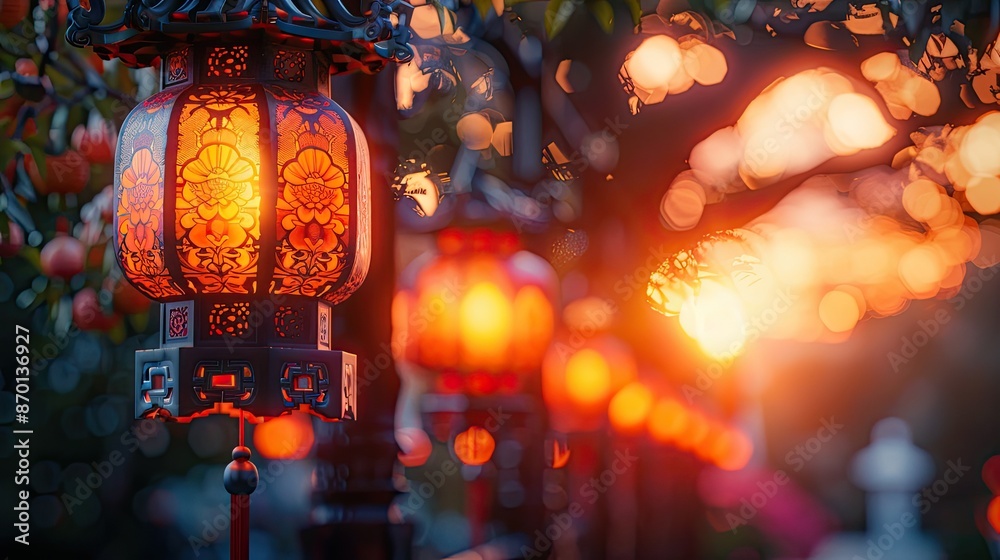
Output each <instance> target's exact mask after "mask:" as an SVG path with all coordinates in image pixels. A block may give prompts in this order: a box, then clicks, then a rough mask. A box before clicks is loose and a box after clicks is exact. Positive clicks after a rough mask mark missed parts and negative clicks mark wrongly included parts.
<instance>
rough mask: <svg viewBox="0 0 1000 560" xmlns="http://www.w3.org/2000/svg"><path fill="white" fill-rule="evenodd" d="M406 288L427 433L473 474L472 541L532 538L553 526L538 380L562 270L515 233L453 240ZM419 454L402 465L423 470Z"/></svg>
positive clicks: (420, 265) (410, 351) (457, 234)
mask: <svg viewBox="0 0 1000 560" xmlns="http://www.w3.org/2000/svg"><path fill="white" fill-rule="evenodd" d="M401 284H402V286H401V288H400V290H399V291H398V292H397V294H396V297H395V299H394V300H393V309H392V315H393V351H394V353H395V354H396V355H397V364H403V363H405V364H407V365H412V366H416V367H414V368H412V369H414V370H416V371H422V372H423V374H424V375H426V376H427V377H428V381H430V383H429V385H430V389H429V391H428V393H427V394H425V395H423V396H422V399H421V402H420V407H421V412H422V421H423V423H424V428H425V429H426V434H428V435H429V436H430V437H431V438H434V439H436V440H437V441H439V442H447V445H448V448H449V449H450V451H451V452H452V454H453V456H454V458H455V459H456V460H457V461H458V462H460V463H461V464H462V465H463V466H464V467H465V469H463V473H465V478H464V481H465V484H466V487H465V497H466V503H465V515H466V517H467V519H468V520H469V534H470V537H469V538H470V542H471V543H472V545H478V544H482V543H484V542H486V540H488V536H489V535H491V534H493V532H494V531H497V532H499V533H501V534H505V533H506V532H508V531H509V532H511V533H520V534H532V531H534V530H535V529H536V528H537V527H540V526H542V524H543V523H544V521H543V519H542V518H541V515H540V512H541V511H542V503H541V497H542V491H541V487H542V467H543V465H544V464H545V463H544V461H545V448H544V447H543V441H542V438H538V437H534V436H535V435H537V434H540V433H544V432H545V431H546V425H547V418H546V416H545V413H544V406H543V405H542V403H541V395H540V390H539V376H538V375H537V373H538V372H539V370H540V368H541V363H542V358H543V356H544V353H545V350H546V348H547V347H548V345H549V342H550V341H551V339H552V335H553V331H554V324H555V307H556V302H557V301H558V294H557V290H558V278H557V276H556V273H555V270H553V268H552V266H551V265H549V263H548V262H547V261H546V260H545V259H543V258H542V257H539V256H538V255H535V254H533V253H529V252H527V251H524V250H520V249H519V244H518V241H517V238H516V236H514V235H513V234H507V233H497V232H492V231H487V230H478V231H468V232H463V231H459V230H447V231H444V232H442V233H441V234H440V235H439V237H438V251H437V252H434V253H428V254H426V255H425V256H423V257H420V258H419V259H418V260H416V261H414V263H413V264H412V265H411V266H410V267H409V268H408V269H406V270H404V272H403V275H402V281H401ZM407 369H409V368H407ZM420 436H422V437H421V439H423V438H426V437H427V436H426V435H424V432H420ZM428 439H429V438H428ZM428 445H429V442H428ZM410 447H412V448H414V449H417V448H418V446H417V445H411V446H410ZM415 455H417V454H416V453H411V452H409V450H408V452H407V454H406V455H404V456H401V457H400V458H401V460H402V461H403V462H404V464H414V463H416V462H417V461H418V460H419V457H417V456H415ZM511 489H514V491H512V490H511Z"/></svg>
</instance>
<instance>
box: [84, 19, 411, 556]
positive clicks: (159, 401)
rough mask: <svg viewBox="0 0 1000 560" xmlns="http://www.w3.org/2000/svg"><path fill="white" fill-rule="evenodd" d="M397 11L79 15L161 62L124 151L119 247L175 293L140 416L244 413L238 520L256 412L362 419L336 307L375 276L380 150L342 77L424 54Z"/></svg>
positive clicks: (231, 473) (127, 261)
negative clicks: (346, 104)
mask: <svg viewBox="0 0 1000 560" xmlns="http://www.w3.org/2000/svg"><path fill="white" fill-rule="evenodd" d="M394 7H395V4H388V3H383V2H382V1H381V0H374V2H373V3H371V4H368V5H366V9H367V10H368V11H367V12H366V14H367V15H364V16H361V15H354V14H352V13H351V11H350V10H349V9H348V8H347V7H346V6H345V5H344V4H343V3H341V2H340V1H339V0H328V1H327V2H324V9H323V10H320V9H317V8H318V7H317V6H316V5H314V4H313V3H311V2H307V1H304V0H275V1H272V2H266V3H259V2H258V3H251V4H247V3H244V2H221V3H220V2H215V3H207V4H206V3H202V4H198V5H197V6H195V5H187V4H182V3H176V2H175V3H168V4H162V3H160V4H155V5H151V4H146V3H136V4H130V5H129V8H128V9H127V10H125V13H124V14H123V15H122V16H121V18H120V19H118V20H117V21H109V22H105V21H104V19H105V15H106V9H105V3H104V0H90V1H89V2H83V3H81V5H80V6H79V7H76V8H74V9H73V11H72V13H71V14H70V16H69V25H68V29H67V32H66V38H67V40H68V41H69V42H70V43H71V44H73V45H76V46H79V47H84V46H89V47H91V48H93V49H94V51H95V52H96V53H97V54H98V55H100V56H102V57H103V58H111V57H117V58H119V59H120V60H121V62H122V63H124V64H125V65H126V66H130V67H144V66H152V65H153V64H156V63H158V64H159V66H160V81H161V84H160V85H161V87H162V90H161V91H160V92H159V93H157V94H155V95H153V96H151V97H149V98H148V99H146V100H144V101H142V102H141V103H139V105H137V106H136V107H135V109H133V111H132V112H131V113H130V114H129V116H128V117H127V118H126V119H125V122H124V123H123V125H122V129H121V132H120V135H119V143H118V147H117V150H116V154H115V162H114V173H115V185H114V186H115V198H116V205H115V206H116V207H115V212H114V214H115V217H114V223H115V239H114V245H115V253H116V255H117V257H118V262H119V264H120V266H121V269H122V271H123V273H124V275H125V278H126V279H127V280H128V281H129V282H131V283H132V284H133V285H134V286H135V287H136V289H137V290H139V291H140V292H141V293H142V294H144V295H146V296H148V297H149V298H151V299H153V300H155V301H158V302H160V303H161V313H160V317H161V325H160V327H161V332H160V348H158V349H155V350H142V351H139V352H137V353H136V403H135V411H136V416H138V417H143V416H154V417H169V418H172V419H177V420H182V421H188V420H190V419H192V418H194V417H197V416H201V415H204V414H209V413H212V412H222V413H238V415H239V417H240V418H241V421H240V442H239V445H238V446H237V447H236V448H235V449H234V450H233V462H232V463H230V464H229V466H228V467H227V468H226V471H225V475H224V483H225V486H226V489H227V491H229V493H230V494H232V502H231V504H232V513H233V515H234V518H235V516H236V515H237V514H239V513H240V512H243V513H246V510H247V509H248V508H249V494H250V493H252V492H253V490H254V488H256V484H257V471H256V467H255V466H254V465H253V463H251V462H250V461H249V458H250V450H249V449H248V448H246V447H245V446H244V445H243V443H244V442H243V432H244V426H243V418H244V417H246V416H247V413H249V417H250V419H251V420H262V419H265V418H271V417H276V416H279V415H281V414H283V413H286V412H289V411H291V410H293V409H297V408H298V409H303V410H307V411H309V412H311V413H313V414H316V415H317V416H319V417H321V418H324V419H328V420H347V419H354V417H355V409H356V395H355V386H356V381H355V369H356V357H355V356H354V355H352V354H349V353H346V352H341V351H338V350H334V349H333V348H332V341H331V338H330V337H331V305H334V304H337V303H339V302H341V301H343V300H344V299H346V298H347V297H348V296H350V295H351V294H352V293H353V292H354V291H355V290H356V289H357V288H358V286H360V284H361V283H362V282H363V281H364V278H365V275H366V273H367V271H368V264H369V258H370V252H371V247H370V243H371V241H370V239H371V237H370V228H371V223H370V221H371V218H370V210H369V188H370V187H369V167H368V166H369V164H368V147H367V143H366V141H365V138H364V134H363V133H362V132H361V130H360V128H359V127H358V126H357V123H355V122H354V120H353V119H352V118H351V117H350V115H348V114H347V113H346V112H345V111H344V110H343V109H341V108H340V107H339V106H338V105H337V104H336V103H334V102H333V101H332V100H331V99H330V98H329V95H330V79H329V78H330V76H331V75H332V74H335V73H340V72H345V71H350V70H356V69H364V70H366V71H369V72H374V71H376V70H378V69H380V68H381V67H382V66H384V65H385V63H386V62H387V61H388V60H398V61H403V62H405V61H407V60H409V58H410V57H411V56H412V52H411V51H410V49H409V47H408V46H407V44H406V42H407V40H408V38H409V31H408V29H407V28H406V26H405V23H403V24H402V25H400V22H405V21H406V17H405V16H403V17H401V16H400V14H398V13H394V11H393V9H394ZM324 14H328V15H324ZM286 422H287V420H286ZM270 429H274V430H277V429H278V428H276V427H272V428H270ZM268 430H269V429H267V428H265V433H266V432H267V431H268ZM263 437H264V436H262V438H263ZM303 437H304V436H303ZM267 442H268V439H267V438H264V439H262V440H261V443H264V444H265V446H266V445H267ZM248 518H249V515H248V513H246V514H244V515H240V517H239V520H240V521H239V522H238V523H234V524H233V527H232V532H231V535H232V537H231V538H232V541H231V557H232V558H241V557H242V558H246V557H247V556H248V542H249V522H248Z"/></svg>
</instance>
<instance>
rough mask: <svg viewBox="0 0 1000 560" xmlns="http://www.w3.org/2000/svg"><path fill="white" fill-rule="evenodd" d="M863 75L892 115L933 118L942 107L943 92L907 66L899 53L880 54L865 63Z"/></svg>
mask: <svg viewBox="0 0 1000 560" xmlns="http://www.w3.org/2000/svg"><path fill="white" fill-rule="evenodd" d="M861 73H862V74H863V75H864V76H865V78H866V79H867V80H869V81H871V82H875V89H876V90H877V91H878V92H879V95H881V96H882V99H884V100H885V103H886V107H887V108H888V109H889V114H891V115H892V116H893V117H894V118H897V119H901V120H902V119H908V118H910V117H911V116H913V113H917V114H918V115H924V116H930V115H933V114H934V113H937V111H938V109H939V108H940V107H941V93H940V92H939V91H938V89H937V86H936V85H935V84H934V82H933V81H931V80H930V79H928V78H925V77H923V76H921V75H920V74H918V73H917V72H916V71H915V70H913V69H911V68H908V67H906V66H903V65H902V63H901V62H900V60H899V56H898V55H897V54H896V53H895V52H884V53H879V54H877V55H875V56H873V57H871V58H869V59H868V60H865V61H864V62H862V63H861Z"/></svg>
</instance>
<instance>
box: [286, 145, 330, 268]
mask: <svg viewBox="0 0 1000 560" xmlns="http://www.w3.org/2000/svg"><path fill="white" fill-rule="evenodd" d="M281 178H282V179H283V180H284V181H285V187H284V189H283V191H282V196H281V199H279V200H278V209H279V210H283V211H285V212H287V214H286V215H285V216H284V217H283V218H282V220H281V226H282V227H283V228H284V229H285V230H288V231H289V232H290V233H289V236H288V239H289V241H290V242H291V244H292V246H293V247H296V248H300V249H309V250H311V251H332V250H334V249H336V247H337V245H338V244H339V236H340V235H343V233H344V231H346V227H345V221H346V218H345V217H343V216H342V215H341V213H339V212H338V210H340V209H341V208H342V207H343V206H344V185H345V183H346V177H345V176H344V172H343V170H342V169H340V168H339V167H337V165H335V164H334V163H333V160H332V159H331V158H330V155H329V154H327V153H326V152H324V151H322V150H319V149H317V148H306V149H304V150H302V151H301V152H299V155H298V156H297V157H296V158H295V159H294V160H292V161H291V162H289V163H288V165H286V166H285V169H284V170H283V171H282V173H281Z"/></svg>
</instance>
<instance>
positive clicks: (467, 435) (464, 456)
mask: <svg viewBox="0 0 1000 560" xmlns="http://www.w3.org/2000/svg"><path fill="white" fill-rule="evenodd" d="M454 449H455V455H456V456H457V457H458V459H459V460H460V461H462V463H464V464H466V465H469V466H477V465H483V464H486V462H488V461H489V460H490V458H491V457H493V451H494V450H495V449H496V441H494V439H493V436H492V435H491V434H490V433H489V432H488V431H486V430H484V429H483V428H480V427H478V426H472V427H471V428H469V429H468V430H466V431H464V432H462V433H460V434H458V435H457V436H455V444H454Z"/></svg>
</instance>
